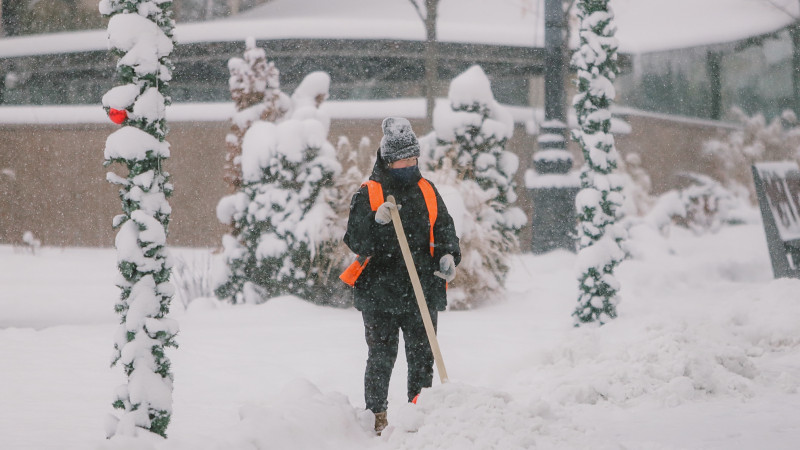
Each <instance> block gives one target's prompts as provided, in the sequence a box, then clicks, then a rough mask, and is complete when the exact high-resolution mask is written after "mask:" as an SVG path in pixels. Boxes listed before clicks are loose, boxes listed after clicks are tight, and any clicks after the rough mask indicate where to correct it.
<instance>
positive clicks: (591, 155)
mask: <svg viewBox="0 0 800 450" xmlns="http://www.w3.org/2000/svg"><path fill="white" fill-rule="evenodd" d="M578 18H579V19H580V22H581V26H580V47H579V48H578V50H577V51H576V52H575V54H574V55H573V58H572V65H573V66H574V67H575V68H576V69H577V72H578V94H577V95H576V96H575V97H574V99H573V101H572V104H573V106H574V107H575V111H576V113H577V116H578V126H579V129H577V130H574V131H573V138H574V139H575V140H576V141H578V142H579V143H580V145H581V148H582V149H583V158H584V165H583V167H582V169H581V190H580V191H579V192H578V195H577V197H576V199H575V207H576V210H577V214H578V239H579V242H578V245H579V247H580V250H579V252H578V257H577V263H576V264H577V268H576V269H577V273H579V274H580V275H579V276H578V280H579V289H580V294H579V297H578V305H577V307H576V308H575V312H574V313H573V316H574V318H575V325H576V326H579V325H582V324H586V323H596V324H600V325H602V324H604V323H606V322H608V321H609V320H611V319H613V318H615V317H616V316H617V309H616V306H617V303H618V302H619V296H618V294H617V293H618V291H619V289H620V285H619V282H618V281H617V279H616V278H615V277H614V269H615V268H616V267H617V266H618V265H619V263H620V262H622V260H623V259H624V257H625V253H624V252H623V251H622V249H621V247H620V242H621V241H622V240H623V239H624V238H625V230H624V229H623V228H622V227H621V225H620V224H618V223H617V220H618V212H619V207H620V206H621V205H622V201H623V196H622V183H621V179H620V178H619V177H618V176H617V175H616V174H614V171H615V170H616V168H617V161H618V158H619V155H618V154H617V150H616V148H615V146H614V136H613V135H612V134H611V112H610V109H609V108H610V106H611V102H612V101H613V99H614V97H615V95H616V94H615V91H614V84H613V81H614V78H615V77H616V74H617V73H618V69H617V40H616V38H615V37H614V33H615V31H616V29H615V26H614V14H613V13H612V11H611V9H610V8H609V6H608V0H580V1H579V2H578Z"/></svg>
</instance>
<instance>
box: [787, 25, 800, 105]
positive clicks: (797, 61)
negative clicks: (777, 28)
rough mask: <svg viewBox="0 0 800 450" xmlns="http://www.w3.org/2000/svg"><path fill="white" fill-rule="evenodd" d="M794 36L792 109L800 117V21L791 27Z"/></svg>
mask: <svg viewBox="0 0 800 450" xmlns="http://www.w3.org/2000/svg"><path fill="white" fill-rule="evenodd" d="M789 36H791V38H792V94H793V95H792V99H793V102H792V109H793V110H794V113H795V114H796V115H797V116H798V117H800V22H795V23H794V24H792V26H790V27H789Z"/></svg>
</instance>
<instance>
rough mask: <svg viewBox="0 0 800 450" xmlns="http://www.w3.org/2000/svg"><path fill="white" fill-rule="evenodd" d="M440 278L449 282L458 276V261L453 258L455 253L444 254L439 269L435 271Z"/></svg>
mask: <svg viewBox="0 0 800 450" xmlns="http://www.w3.org/2000/svg"><path fill="white" fill-rule="evenodd" d="M433 274H434V275H436V276H437V277H439V278H444V281H447V282H448V283H449V282H451V281H453V278H455V277H456V262H455V261H454V260H453V255H444V256H442V258H441V259H440V260H439V270H437V271H436V272H433Z"/></svg>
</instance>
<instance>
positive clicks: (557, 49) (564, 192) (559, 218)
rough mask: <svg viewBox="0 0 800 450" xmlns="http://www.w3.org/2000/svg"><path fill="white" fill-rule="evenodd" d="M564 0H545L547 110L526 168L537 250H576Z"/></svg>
mask: <svg viewBox="0 0 800 450" xmlns="http://www.w3.org/2000/svg"><path fill="white" fill-rule="evenodd" d="M564 19H565V15H564V10H563V6H562V0H545V34H544V37H545V52H546V56H545V72H544V74H545V76H544V78H545V108H544V110H545V113H544V122H543V123H542V125H541V127H540V134H539V138H538V143H537V147H538V148H537V150H536V152H535V153H534V156H533V168H532V169H529V170H528V172H527V173H526V174H525V184H526V187H527V188H528V189H529V190H530V192H531V197H532V202H533V218H532V220H531V222H532V225H533V241H532V250H533V252H534V253H545V252H548V251H550V250H555V249H559V248H563V249H567V250H570V251H575V238H574V234H575V195H576V193H577V192H578V187H579V181H578V178H577V177H576V176H575V175H573V174H570V170H571V169H572V155H571V154H570V152H569V151H567V150H566V146H567V114H566V93H565V90H564V78H565V74H566V70H567V60H566V55H565V49H564V34H565V33H564V28H565V26H566V24H565V23H564V22H565V20H564Z"/></svg>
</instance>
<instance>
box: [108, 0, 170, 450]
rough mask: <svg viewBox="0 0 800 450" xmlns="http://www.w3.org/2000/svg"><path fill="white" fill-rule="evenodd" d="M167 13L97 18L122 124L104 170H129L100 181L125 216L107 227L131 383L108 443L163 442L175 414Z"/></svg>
mask: <svg viewBox="0 0 800 450" xmlns="http://www.w3.org/2000/svg"><path fill="white" fill-rule="evenodd" d="M170 6H171V3H170V2H159V1H145V0H102V1H101V2H100V5H99V9H100V13H101V14H103V15H104V16H110V19H109V22H108V41H109V48H110V49H111V52H112V53H113V54H114V55H116V56H119V57H120V59H119V61H118V62H117V73H118V77H119V80H120V82H121V85H120V86H117V87H115V88H113V89H111V90H110V91H108V93H106V95H104V96H103V107H104V108H105V110H106V112H107V113H108V114H109V117H110V118H111V119H112V120H113V121H114V122H115V123H120V124H121V125H123V127H122V128H120V129H119V130H117V131H115V132H114V133H112V134H111V135H109V136H108V139H107V140H106V146H105V151H104V156H105V165H106V166H108V165H110V164H113V163H119V164H121V165H123V166H125V167H126V168H127V170H128V173H127V176H126V177H122V176H119V175H117V174H115V173H113V172H109V173H108V175H107V177H106V178H107V179H108V181H109V182H111V183H113V184H116V185H119V186H120V191H119V195H120V199H121V200H122V210H123V214H120V215H117V216H116V217H114V221H113V225H114V227H115V228H118V230H119V231H118V232H117V236H116V240H115V246H116V248H117V264H118V267H119V271H120V277H119V279H118V282H117V283H118V286H119V287H120V289H121V290H122V293H121V297H120V299H119V301H118V303H117V304H116V305H115V310H116V311H117V312H118V313H119V314H120V316H121V324H120V326H119V328H118V330H117V333H116V336H115V340H114V355H113V358H112V365H116V364H118V363H119V364H122V366H123V368H124V371H125V374H126V375H127V377H128V380H127V384H123V385H121V386H119V387H118V388H117V389H116V391H115V399H114V402H113V406H114V408H116V409H119V410H120V414H119V416H117V415H114V414H110V415H109V418H108V421H107V424H106V435H107V437H109V438H111V437H113V436H137V435H139V434H140V433H142V432H152V433H155V434H157V435H160V436H164V437H166V430H167V426H168V425H169V422H170V418H171V415H172V385H173V375H172V373H171V371H170V361H169V358H167V356H166V353H165V350H166V348H168V347H177V344H176V342H175V335H176V334H177V332H178V324H177V322H175V321H174V320H172V319H168V318H166V315H167V313H168V312H169V305H170V300H171V298H172V295H173V291H174V289H173V286H172V284H171V283H170V281H169V280H170V273H171V264H170V262H169V260H168V255H167V249H166V238H167V226H168V224H169V218H170V213H171V208H170V205H169V203H168V202H167V197H169V196H170V195H171V193H172V185H171V184H170V182H169V173H167V172H166V171H164V170H163V168H162V164H163V162H164V160H165V159H167V158H168V157H169V144H168V143H167V142H166V141H165V137H166V134H167V124H166V120H165V116H164V111H165V106H166V104H168V103H169V96H168V93H167V88H168V82H169V81H170V79H171V77H172V75H171V73H172V65H171V63H170V61H169V59H168V57H169V54H170V53H171V52H172V49H173V46H174V41H173V37H172V29H173V27H174V23H173V21H172V11H171V9H170Z"/></svg>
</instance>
